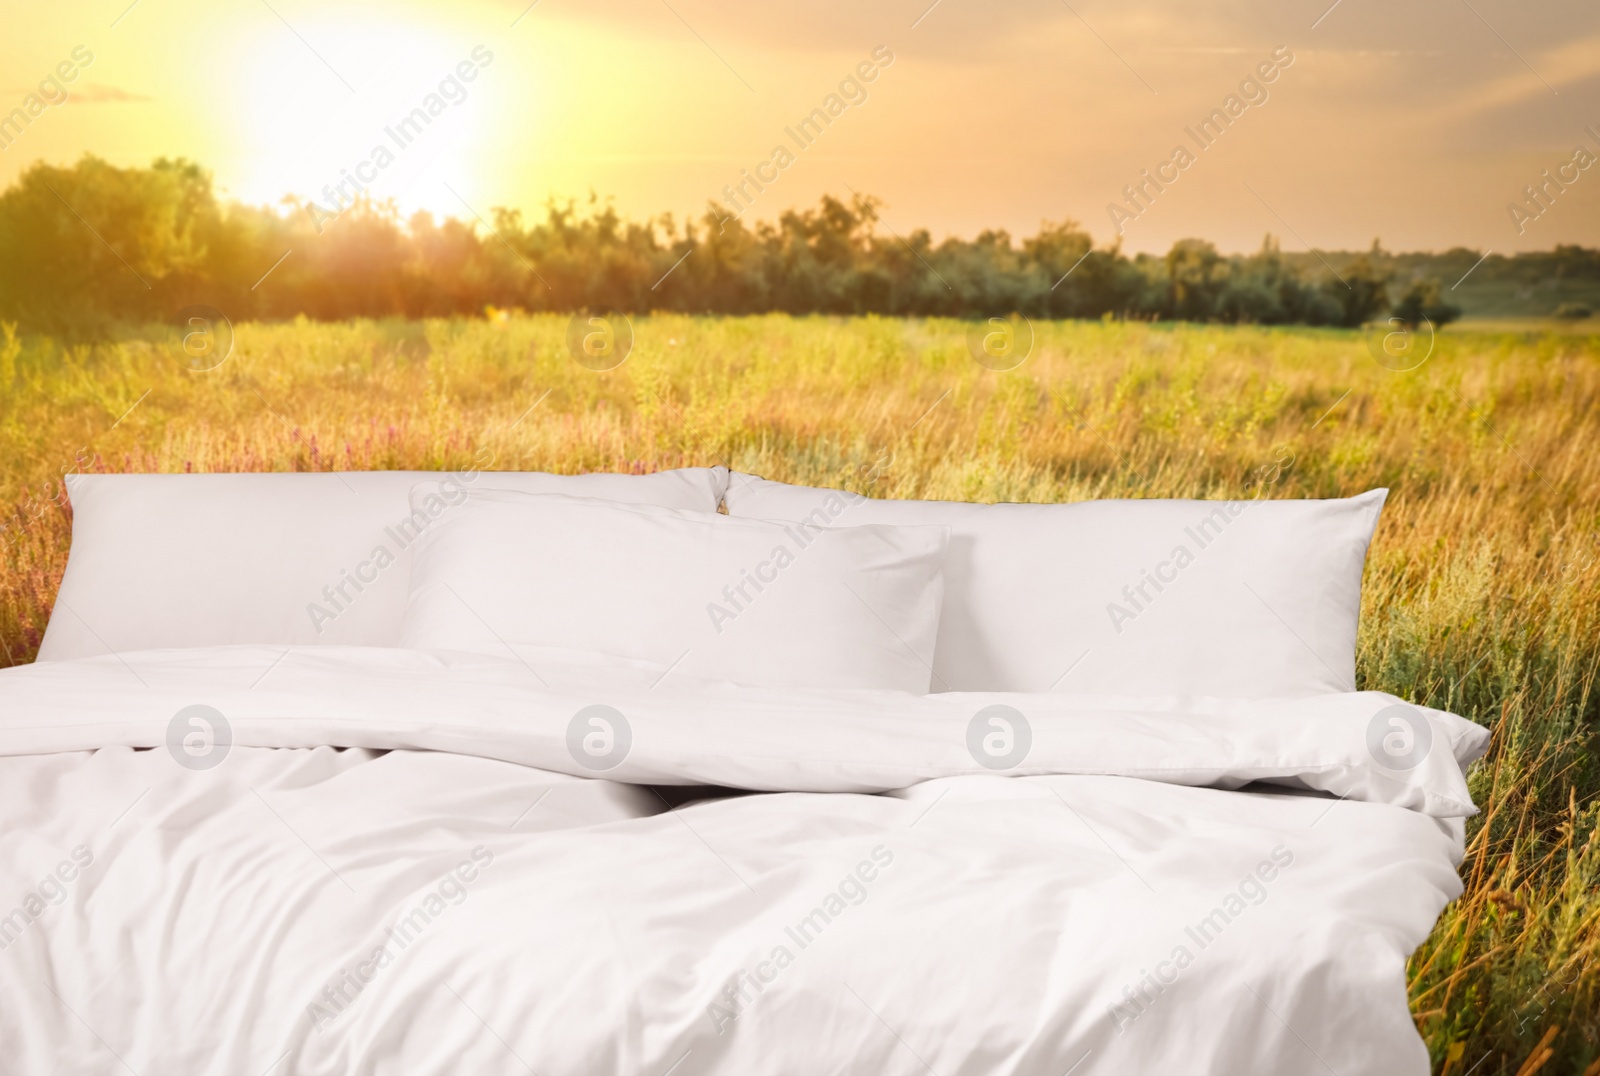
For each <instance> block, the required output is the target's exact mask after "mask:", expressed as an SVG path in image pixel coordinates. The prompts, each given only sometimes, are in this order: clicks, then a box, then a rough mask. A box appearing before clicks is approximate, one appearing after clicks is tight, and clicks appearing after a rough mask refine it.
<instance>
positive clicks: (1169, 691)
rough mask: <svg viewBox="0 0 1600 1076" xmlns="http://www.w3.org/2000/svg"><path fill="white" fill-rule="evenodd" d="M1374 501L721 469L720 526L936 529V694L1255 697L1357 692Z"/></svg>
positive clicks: (1377, 499) (1367, 497)
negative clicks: (1099, 494) (830, 483)
mask: <svg viewBox="0 0 1600 1076" xmlns="http://www.w3.org/2000/svg"><path fill="white" fill-rule="evenodd" d="M1387 493H1388V491H1387V490H1382V489H1379V490H1373V491H1372V492H1370V493H1364V494H1362V495H1361V496H1359V497H1351V498H1348V499H1345V500H1327V501H1309V500H1294V501H1290V500H1279V501H1179V500H1144V501H1138V500H1135V501H1085V502H1081V503H1077V504H988V505H984V504H962V503H957V502H950V501H885V500H872V499H868V498H866V497H862V496H860V495H859V494H853V493H845V492H841V491H838V490H826V489H813V488H809V487H805V486H791V485H785V484H783V483H780V482H768V481H766V480H765V479H762V478H757V477H755V476H753V475H741V474H737V473H736V474H734V475H732V476H731V478H730V481H729V486H728V492H727V494H726V496H725V498H724V501H725V503H726V505H727V508H728V512H729V514H730V515H732V516H735V517H746V518H748V517H755V518H761V519H777V520H802V519H808V520H810V521H811V522H813V523H815V524H818V525H824V526H831V527H849V526H854V525H858V524H883V523H888V524H897V525H905V524H929V523H935V524H945V525H947V526H949V527H950V529H951V537H950V551H949V554H948V555H947V557H946V559H945V587H946V589H945V600H944V613H943V620H942V622H941V624H940V628H939V645H938V649H937V652H936V656H935V658H934V662H933V667H934V674H935V676H934V682H933V689H934V690H935V691H1063V692H1067V691H1070V692H1089V693H1097V694H1099V693H1104V694H1133V695H1216V696H1225V697H1232V698H1266V697H1271V696H1292V695H1311V694H1317V693H1320V692H1327V691H1353V690H1355V660H1356V659H1355V651H1356V621H1357V618H1358V615H1359V613H1360V606H1361V571H1362V565H1363V563H1364V562H1365V558H1366V552H1367V544H1368V542H1369V541H1370V540H1371V538H1372V532H1373V528H1374V527H1375V526H1376V525H1377V521H1378V513H1379V511H1380V510H1381V509H1382V507H1383V501H1384V497H1385V496H1386V495H1387ZM1157 573H1159V575H1158V574H1157ZM1153 577H1154V578H1153ZM1152 579H1153V581H1152ZM1141 588H1142V589H1141Z"/></svg>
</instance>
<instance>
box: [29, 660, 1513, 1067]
mask: <svg viewBox="0 0 1600 1076" xmlns="http://www.w3.org/2000/svg"><path fill="white" fill-rule="evenodd" d="M551 660H552V661H554V660H555V659H554V658H552V659H551ZM541 673H542V675H541ZM547 683H553V684H555V685H557V686H556V688H555V689H552V688H551V687H548V686H546V684H547ZM599 684H600V681H599V680H598V679H597V678H596V677H595V675H594V673H593V672H592V671H589V672H585V671H584V670H583V669H581V668H574V667H570V666H569V667H565V668H561V669H557V668H553V667H545V668H544V669H542V670H541V669H540V668H539V667H538V665H537V664H533V665H523V664H521V663H519V662H516V661H512V660H509V659H506V660H501V659H496V658H490V657H484V656H479V655H465V654H442V653H432V652H416V651H400V650H380V649H363V648H341V647H318V648H314V649H307V650H291V651H286V650H284V649H283V648H271V647H221V648H215V649H203V650H188V651H150V652H144V653H130V654H123V655H121V656H120V657H107V658H103V659H91V660H84V661H67V662H56V663H50V664H47V665H37V666H32V667H22V668H17V669H12V670H8V671H5V672H3V673H0V916H4V915H6V913H7V912H8V911H9V910H10V909H12V908H13V907H15V908H18V909H19V910H20V911H21V913H22V921H21V927H20V929H17V919H16V917H15V916H12V917H11V918H9V919H4V920H0V941H3V942H4V943H5V944H4V949H3V951H0V1043H3V1051H0V1071H6V1072H19V1073H30V1074H31V1073H40V1072H61V1073H80V1072H81V1073H105V1072H114V1071H130V1072H134V1073H137V1074H139V1076H151V1074H157V1073H186V1074H187V1073H198V1072H217V1073H244V1074H247V1076H268V1074H286V1073H346V1072H363V1073H368V1072H370V1073H407V1074H417V1073H455V1072H494V1073H498V1072H506V1073H520V1072H529V1071H532V1072H536V1073H539V1074H541V1076H549V1074H560V1073H583V1074H603V1073H613V1072H615V1073H629V1074H636V1073H637V1074H647V1076H666V1074H667V1073H669V1072H670V1073H671V1074H672V1076H692V1074H695V1073H712V1072H716V1073H740V1074H745V1073H797V1074H808V1076H809V1074H814V1073H833V1072H840V1073H843V1072H863V1073H866V1072H870V1073H902V1072H903V1073H922V1072H928V1071H932V1072H934V1073H937V1074H938V1076H957V1074H967V1073H971V1074H978V1073H985V1074H988V1073H1029V1074H1032V1073H1039V1074H1051V1076H1062V1074H1065V1073H1068V1072H1070V1073H1072V1074H1073V1076H1083V1074H1085V1073H1100V1072H1103V1073H1132V1072H1173V1073H1194V1072H1227V1073H1263V1074H1268V1073H1271V1074H1281V1073H1291V1072H1313V1071H1315V1072H1322V1071H1332V1072H1335V1073H1338V1074H1339V1076H1356V1074H1360V1073H1407V1074H1420V1073H1425V1072H1427V1070H1428V1058H1427V1053H1426V1050H1425V1048H1424V1047H1423V1044H1422V1042H1421V1040H1420V1038H1419V1037H1418V1035H1417V1033H1416V1031H1415V1029H1414V1027H1413V1025H1412V1022H1411V1019H1410V1016H1409V1013H1408V1011H1407V1007H1406V997H1405V986H1404V964H1405V960H1406V957H1407V956H1408V954H1409V953H1410V952H1411V951H1412V950H1413V949H1414V948H1415V947H1416V946H1417V945H1418V944H1419V943H1420V942H1421V941H1422V940H1423V939H1424V938H1425V937H1426V936H1427V933H1428V931H1429V929H1430V928H1431V927H1432V924H1433V922H1434V920H1435V918H1436V917H1437V915H1438V913H1439V911H1440V910H1441V909H1442V908H1443V907H1444V905H1445V903H1446V902H1447V901H1449V900H1451V899H1453V898H1454V897H1455V896H1456V895H1457V894H1458V893H1459V892H1460V883H1459V881H1458V879H1457V876H1456V873H1455V869H1454V868H1455V864H1456V863H1457V862H1458V861H1459V857H1460V855H1461V851H1462V847H1461V839H1462V828H1463V827H1462V820H1463V818H1464V817H1465V816H1466V815H1467V814H1470V813H1471V812H1472V807H1471V805H1470V800H1469V797H1468V793H1467V789H1466V784H1465V781H1464V779H1463V777H1462V767H1463V766H1464V765H1465V764H1466V763H1467V762H1468V761H1470V760H1471V759H1472V758H1474V757H1476V755H1477V754H1479V753H1480V752H1481V751H1482V750H1483V748H1484V746H1485V745H1486V741H1487V734H1486V732H1485V731H1484V730H1482V729H1480V728H1478V727H1477V726H1474V725H1471V724H1470V723H1468V722H1466V721H1464V720H1462V719H1460V718H1457V717H1454V716H1452V715H1448V714H1443V713H1439V712H1437V711H1419V712H1420V713H1422V714H1423V715H1425V719H1426V723H1427V725H1426V727H1427V729H1428V732H1429V733H1431V739H1432V745H1433V746H1432V750H1431V751H1429V752H1427V753H1426V757H1424V758H1423V759H1422V760H1421V761H1420V763H1418V764H1417V765H1415V766H1413V767H1412V768H1410V769H1408V770H1404V771H1395V770H1388V769H1385V768H1384V767H1381V766H1379V765H1378V764H1377V762H1376V760H1375V757H1374V753H1373V750H1372V748H1371V747H1370V743H1369V740H1370V734H1371V731H1372V728H1373V724H1374V720H1375V718H1376V717H1377V716H1378V715H1380V714H1382V713H1384V712H1386V710H1387V708H1389V707H1392V706H1394V705H1395V704H1396V700H1394V699H1392V698H1390V697H1389V696H1384V695H1378V694H1373V693H1363V694H1348V695H1330V696H1322V697H1315V698H1308V699H1294V700H1284V701H1277V702H1274V701H1257V702H1251V703H1230V702H1226V701H1223V700H1210V699H1190V700H1182V699H1143V700H1140V699H1132V698H1115V697H1109V696H1106V697H1097V698H1091V697H1071V696H1050V695H1020V694H1012V695H1000V694H983V695H976V694H957V693H950V694H940V695H931V696H912V695H906V694H899V693H893V692H864V691H858V692H805V691H794V690H784V691H775V690H770V691H758V690H753V689H747V688H733V687H728V686H723V685H715V684H688V683H683V684H679V685H676V686H674V684H673V683H672V681H670V680H668V681H666V682H663V683H662V685H661V686H660V687H659V688H657V689H654V690H651V689H649V688H647V687H645V686H643V683H642V681H641V683H639V684H636V685H635V686H632V687H618V688H615V689H611V690H605V689H602V688H601V687H600V686H599ZM196 704H204V705H208V706H211V707H214V708H216V710H217V711H220V712H221V713H222V714H224V715H225V716H226V718H227V720H228V723H229V726H230V727H231V733H232V739H233V741H234V743H233V746H232V747H231V749H230V750H229V751H228V752H227V754H226V757H225V758H223V760H222V762H221V764H220V765H217V766H215V767H214V768H210V769H191V768H187V767H185V766H180V765H178V764H177V762H176V761H175V757H174V754H173V753H172V752H170V751H169V750H168V748H167V747H166V746H165V743H166V740H167V735H168V725H169V722H170V721H171V719H172V717H173V715H174V714H176V713H177V712H178V711H179V710H181V709H183V708H185V707H188V706H192V705H196ZM595 704H604V705H607V706H610V707H613V708H614V710H615V711H616V712H620V713H621V714H623V715H624V716H625V718H626V724H627V730H628V732H629V733H630V734H631V745H630V746H629V748H628V750H627V753H626V756H625V757H623V758H621V760H620V761H617V760H616V758H615V757H614V756H607V757H606V758H605V760H604V761H605V763H606V764H607V765H609V767H610V768H608V769H605V770H599V769H597V768H596V766H597V765H598V763H596V762H595V761H594V759H592V758H584V757H583V755H582V752H576V753H575V752H574V751H572V750H569V747H568V744H569V738H570V737H569V734H570V730H571V726H572V725H573V719H574V715H575V714H577V712H578V711H579V710H581V709H583V708H584V707H588V706H592V705H595ZM993 706H1009V707H1012V708H1014V711H1017V712H1020V713H1022V714H1023V715H1025V718H1026V726H1027V729H1028V730H1029V731H1030V732H1031V747H1030V748H1029V749H1028V752H1027V755H1026V757H1025V758H1024V759H1023V760H1022V761H1021V763H1020V764H1019V765H1017V766H1015V767H1013V768H1010V769H1007V770H1005V771H1003V772H997V771H995V770H993V769H992V768H991V767H990V766H986V765H984V764H983V761H981V760H980V756H981V752H980V753H978V754H974V753H972V752H970V751H969V747H968V743H969V732H970V731H971V726H972V723H973V718H974V716H975V715H976V714H978V712H979V711H980V710H984V709H985V708H986V707H993ZM985 727H987V726H985ZM330 745H331V746H330ZM148 747H154V748H156V750H136V748H148ZM335 747H345V748H353V749H351V750H336V749H335ZM179 753H180V754H181V753H182V752H181V749H180V751H179ZM988 761H990V762H992V761H993V760H992V759H989V760H988ZM597 775H601V776H597ZM646 782H649V783H656V784H661V785H694V784H718V785H727V786H734V787H739V788H745V789H756V790H763V791H764V792H766V793H767V794H752V795H739V796H733V797H723V798H715V799H702V800H696V801H691V802H689V803H687V804H686V805H684V806H681V807H679V808H677V809H676V810H673V811H670V812H669V811H667V809H666V804H665V801H664V800H663V799H662V798H661V797H660V796H659V795H658V794H657V793H656V792H655V791H653V790H651V789H650V788H647V787H643V784H644V783H646ZM1263 782H1274V784H1264V783H1263ZM1245 786H1248V787H1245ZM1241 788H1243V789H1244V790H1242V791H1240V790H1238V789H1241ZM1312 789H1320V790H1324V791H1323V792H1313V791H1309V790H1312ZM1329 793H1331V794H1329ZM683 794H684V793H679V794H678V796H679V797H681V796H682V795H683ZM675 798H676V797H675ZM75 851H76V854H77V859H76V860H75V861H74V859H73V856H74V852H75ZM62 862H65V863H67V864H68V866H69V868H70V869H64V870H63V871H62V872H61V873H60V874H53V873H52V872H55V871H56V870H57V866H58V864H60V863H62ZM85 862H86V863H87V865H86V866H85V865H83V864H84V863H85ZM863 864H865V866H863ZM68 875H70V876H71V877H70V879H69V880H62V879H63V878H66V877H67V876H68ZM30 896H31V897H33V898H34V899H33V900H32V901H30V900H29V898H30ZM33 909H37V910H38V914H37V915H34V914H33V912H32V910H33ZM819 910H820V912H819ZM397 927H398V928H399V930H398V932H397V933H389V931H391V930H394V929H395V928H397ZM363 979H364V980H366V981H365V982H364V983H361V982H360V980H363ZM358 983H359V989H357V985H356V984H358ZM1140 991H1142V992H1143V994H1142V996H1141V994H1140Z"/></svg>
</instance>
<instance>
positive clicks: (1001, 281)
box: [0, 156, 1594, 337]
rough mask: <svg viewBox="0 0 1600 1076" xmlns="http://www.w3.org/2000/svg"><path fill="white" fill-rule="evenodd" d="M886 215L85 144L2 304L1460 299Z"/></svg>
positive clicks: (1388, 278) (8, 240)
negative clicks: (309, 182) (282, 193)
mask: <svg viewBox="0 0 1600 1076" xmlns="http://www.w3.org/2000/svg"><path fill="white" fill-rule="evenodd" d="M877 209H878V202H877V201H876V200H875V199H873V198H870V197H862V196H854V197H852V198H851V199H850V200H849V201H843V200H840V199H837V198H833V197H824V198H822V200H821V202H820V204H818V205H817V206H816V207H814V208H810V209H804V210H791V211H788V212H784V213H782V214H781V215H780V216H779V217H778V219H777V221H776V222H759V223H753V224H746V223H744V222H743V221H742V220H738V219H730V218H728V216H727V214H726V213H722V212H718V211H717V210H716V209H715V208H708V210H707V212H706V214H705V215H704V216H703V217H701V218H699V219H698V220H693V219H691V220H685V221H683V222H681V224H680V223H679V222H677V221H675V220H674V219H673V218H672V216H671V215H662V216H659V217H655V218H652V219H648V220H644V221H632V220H626V219H624V218H623V217H621V216H620V215H619V214H618V213H617V212H616V210H615V209H614V208H613V207H612V206H611V205H609V204H608V203H604V202H601V201H599V200H597V199H594V198H592V197H591V199H590V201H589V202H588V204H586V205H579V204H577V203H575V202H572V201H566V202H560V201H551V202H550V203H549V204H548V205H547V206H546V208H545V210H544V213H543V217H542V219H537V220H528V219H525V217H524V215H523V214H522V213H521V212H520V211H517V210H508V209H497V210H495V211H494V212H493V214H492V217H491V219H490V220H488V221H484V222H481V223H480V222H478V221H476V220H474V221H471V222H467V223H464V222H462V221H459V220H456V219H454V218H446V219H444V220H442V221H440V220H435V219H434V218H433V217H432V216H431V215H429V214H427V213H418V214H416V215H414V216H412V217H411V218H410V219H409V220H401V219H400V217H399V214H398V213H397V212H396V211H395V209H394V208H393V206H392V205H389V204H374V203H372V202H365V201H363V202H359V203H357V204H355V205H353V206H351V207H350V208H348V209H346V210H344V211H343V212H341V213H340V214H339V215H338V216H337V218H335V219H332V220H328V219H318V214H315V213H313V212H312V211H311V209H310V207H309V206H308V205H307V204H304V203H296V202H293V201H288V200H286V202H285V203H284V204H283V205H282V206H279V207H265V206H247V205H242V204H239V203H237V202H230V201H224V200H221V199H219V198H218V197H217V196H216V194H215V192H214V190H213V187H212V182H211V177H210V175H209V174H208V173H207V172H206V171H205V170H204V169H202V168H200V167H199V166H198V165H196V164H194V163H192V162H188V161H184V160H166V159H162V160H158V161H156V162H155V163H154V164H153V165H152V166H151V167H149V168H117V167H114V166H112V165H110V164H108V163H107V162H105V161H102V160H100V159H98V158H95V157H93V156H86V157H84V158H83V159H82V160H81V161H79V162H78V163H77V164H75V165H73V166H71V167H56V166H50V165H47V164H43V163H40V164H35V165H33V166H32V167H30V168H29V169H27V170H26V171H25V172H24V173H23V174H22V175H21V176H20V177H19V178H18V179H17V181H16V182H15V183H14V184H13V185H12V186H11V187H10V188H8V189H7V190H6V191H5V193H4V194H3V195H0V319H4V320H7V321H13V322H17V323H19V324H21V325H22V326H24V327H26V328H29V329H34V330H40V331H48V332H53V333H58V334H62V335H65V336H69V337H82V336H88V335H94V334H97V333H103V332H109V331H112V330H113V329H114V328H115V327H116V326H118V325H127V324H138V323H148V322H152V321H162V320H167V319H170V318H171V317H172V316H173V315H174V314H175V313H176V312H177V311H179V310H181V309H183V308H184V307H187V306H190V305H195V304H205V305H209V306H213V307H216V308H217V309H219V310H221V311H222V312H223V313H224V314H226V315H227V316H228V317H229V318H231V319H233V320H236V321H237V320H245V319H274V318H285V317H293V316H296V315H306V316H308V317H311V318H315V319H323V320H332V319H341V318H350V317H385V316H401V317H430V316H448V315H476V314H481V313H483V311H484V310H485V309H486V308H487V307H489V306H494V307H499V308H520V309H524V310H528V311H543V310H553V311H562V312H565V311H574V310H583V309H589V310H600V309H617V310H622V311H626V312H630V313H637V312H648V311H652V310H666V311H679V312H687V313H720V314H745V313H757V312H767V311H782V312H787V313H793V314H810V313H824V314H864V313H879V314H889V315H942V316H951V317H992V316H998V315H1004V314H1009V313H1012V312H1016V313H1021V314H1026V315H1028V316H1030V317H1045V318H1052V317H1054V318H1061V317H1070V318H1100V317H1108V316H1109V317H1121V318H1139V319H1183V320H1192V321H1222V322H1254V323H1260V324H1269V325H1270V324H1303V325H1328V326H1357V325H1361V324H1363V323H1364V322H1366V321H1368V320H1370V319H1372V318H1374V317H1376V316H1378V315H1380V314H1383V313H1386V312H1388V313H1390V314H1391V315H1392V316H1401V317H1403V318H1404V319H1406V320H1410V321H1415V320H1418V319H1420V318H1421V317H1423V316H1426V317H1429V318H1431V319H1433V321H1434V322H1435V323H1436V324H1437V323H1442V322H1445V321H1448V320H1450V319H1451V318H1452V317H1454V316H1456V315H1457V314H1459V310H1458V309H1456V308H1455V307H1452V306H1451V305H1450V304H1449V303H1447V302H1445V301H1443V300H1442V299H1441V298H1440V296H1441V289H1440V284H1439V281H1437V280H1435V279H1431V278H1425V277H1416V275H1415V274H1414V273H1413V274H1412V277H1413V279H1410V280H1408V281H1404V282H1400V283H1397V282H1396V272H1397V270H1396V268H1395V263H1394V259H1393V256H1391V255H1388V254H1386V253H1385V252H1383V251H1382V249H1381V248H1380V247H1379V246H1378V245H1377V244H1376V243H1374V244H1373V247H1372V249H1371V250H1370V251H1368V252H1364V253H1360V254H1356V255H1330V256H1329V260H1328V261H1324V259H1323V258H1322V256H1320V255H1318V256H1317V257H1316V258H1315V259H1314V260H1310V261H1308V260H1307V256H1305V255H1285V254H1284V253H1283V252H1282V251H1280V250H1279V248H1278V244H1277V243H1276V242H1275V241H1274V240H1273V239H1272V237H1270V236H1268V237H1267V238H1266V239H1265V240H1264V241H1263V243H1262V246H1261V249H1260V250H1259V251H1257V252H1255V253H1253V254H1249V255H1225V254H1222V253H1220V252H1218V251H1217V249H1216V248H1215V247H1214V246H1213V245H1212V244H1210V243H1208V242H1206V241H1204V240H1199V239H1185V240H1181V241H1179V242H1178V243H1175V244H1174V245H1173V247H1172V249H1171V250H1169V251H1168V252H1167V253H1166V254H1165V255H1164V256H1153V255H1148V254H1139V255H1137V256H1133V257H1130V256H1128V255H1126V254H1124V253H1123V252H1122V251H1121V250H1120V248H1119V247H1118V246H1117V245H1112V246H1109V247H1105V246H1102V247H1096V246H1094V244H1093V241H1092V239H1091V237H1090V235H1089V233H1088V232H1087V231H1085V230H1084V229H1083V228H1082V227H1081V226H1079V225H1078V224H1077V223H1075V222H1072V221H1065V222H1060V223H1050V222H1046V223H1044V224H1042V225H1041V226H1040V228H1039V230H1038V232H1037V233H1036V234H1034V235H1032V236H1029V237H1026V238H1023V239H1021V240H1020V241H1017V240H1015V239H1014V238H1013V237H1012V236H1011V235H1010V234H1008V233H1007V232H1005V231H1000V230H990V231H985V232H983V233H981V234H980V235H978V236H977V237H975V238H973V239H957V238H950V239H945V240H942V241H940V242H937V243H936V242H934V240H933V239H932V237H931V236H930V234H929V233H928V231H927V230H925V229H919V230H917V231H914V232H911V233H909V234H907V235H904V236H902V235H899V234H896V233H894V232H892V231H891V230H889V229H887V228H885V227H882V226H881V225H880V224H879V221H878V217H877ZM324 216H325V215H324ZM1562 249H1579V248H1562ZM1558 253H1559V251H1558ZM1580 253H1582V254H1588V255H1592V254H1593V253H1594V252H1583V251H1581V250H1580ZM1497 257H1498V256H1497ZM1501 260H1504V259H1501ZM1593 260H1594V259H1593V258H1592V257H1591V258H1590V259H1589V261H1590V262H1592V261H1593ZM1586 264H1587V263H1586Z"/></svg>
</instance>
